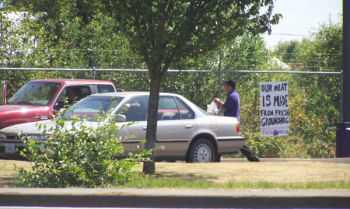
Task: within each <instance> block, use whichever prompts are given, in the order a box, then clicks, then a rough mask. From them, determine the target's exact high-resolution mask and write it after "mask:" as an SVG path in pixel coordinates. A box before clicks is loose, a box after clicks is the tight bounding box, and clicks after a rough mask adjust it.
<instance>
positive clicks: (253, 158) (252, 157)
mask: <svg viewBox="0 0 350 209" xmlns="http://www.w3.org/2000/svg"><path fill="white" fill-rule="evenodd" d="M248 161H249V162H260V159H259V157H258V156H256V155H253V156H250V157H248Z"/></svg>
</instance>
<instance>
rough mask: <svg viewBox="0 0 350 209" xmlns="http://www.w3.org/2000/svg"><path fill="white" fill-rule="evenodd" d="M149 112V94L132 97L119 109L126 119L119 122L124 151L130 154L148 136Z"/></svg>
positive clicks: (119, 112)
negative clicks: (147, 118)
mask: <svg viewBox="0 0 350 209" xmlns="http://www.w3.org/2000/svg"><path fill="white" fill-rule="evenodd" d="M147 112H148V96H146V95H142V96H136V97H133V98H130V99H129V100H128V101H127V102H125V103H124V105H123V106H122V107H121V108H120V109H119V110H118V111H117V114H120V115H123V116H125V118H126V121H125V122H123V123H118V125H119V126H120V127H122V128H121V130H120V134H119V135H120V136H121V137H123V139H122V141H123V145H124V152H125V154H128V153H130V152H132V151H134V150H135V149H137V146H138V144H139V143H140V142H141V141H142V140H145V138H146V126H147V122H146V117H147Z"/></svg>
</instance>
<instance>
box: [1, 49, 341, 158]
mask: <svg viewBox="0 0 350 209" xmlns="http://www.w3.org/2000/svg"><path fill="white" fill-rule="evenodd" d="M20 55H21V56H22V58H21V59H13V58H12V59H6V58H4V57H2V60H1V64H2V66H3V67H1V68H0V78H1V80H8V82H9V88H10V93H9V95H13V93H14V92H15V91H17V90H18V89H19V88H20V87H21V86H22V85H23V84H24V83H26V82H27V81H29V80H33V79H43V78H84V79H99V80H112V81H113V82H114V83H115V85H116V87H117V88H121V89H124V90H126V91H148V90H149V77H148V73H147V70H146V65H145V64H144V63H143V62H142V59H141V58H140V57H138V56H136V55H134V54H133V53H131V52H130V51H123V50H120V51H118V50H61V51H49V50H48V51H47V52H45V53H44V52H42V51H41V52H40V53H39V52H35V51H33V52H30V53H28V52H26V53H23V52H21V51H18V52H17V58H18V57H20ZM290 57H291V58H290V59H285V58H284V57H283V56H281V57H278V55H276V54H275V55H274V54H271V53H268V52H261V53H260V52H242V53H234V52H232V51H229V50H228V51H226V52H225V53H223V52H210V53H208V54H206V55H205V56H203V57H200V58H196V59H186V60H181V61H176V60H175V61H174V64H173V69H181V70H173V69H170V70H169V72H168V74H167V75H166V77H165V78H164V81H163V82H162V86H161V91H163V92H172V93H178V94H181V95H183V96H185V97H187V98H188V99H190V100H191V101H193V102H194V103H196V104H197V105H199V106H200V107H202V108H203V109H205V108H206V105H207V104H209V103H210V102H211V101H212V100H213V98H215V97H218V96H219V97H221V98H223V99H224V98H225V97H226V95H225V94H226V93H225V92H224V91H222V85H220V83H221V80H222V79H226V78H233V79H235V80H236V82H237V91H238V93H239V95H240V100H241V116H240V117H241V130H242V134H243V135H244V136H245V137H246V139H247V143H248V145H249V146H250V147H251V149H252V150H253V151H254V152H256V153H257V154H258V155H260V156H261V157H334V156H335V129H336V128H335V124H336V122H338V121H341V118H340V117H341V114H340V112H341V109H340V108H341V102H342V98H341V95H342V94H341V87H342V84H341V80H342V79H341V76H342V73H341V70H340V69H341V66H340V64H339V63H340V61H339V60H340V56H339V55H326V54H321V55H320V54H315V55H307V56H306V55H305V56H303V55H298V56H290ZM39 58H40V59H39ZM276 81H283V82H288V89H289V96H288V98H289V99H288V102H289V121H290V123H289V130H290V131H289V135H288V136H275V137H261V136H260V89H259V83H260V82H276Z"/></svg>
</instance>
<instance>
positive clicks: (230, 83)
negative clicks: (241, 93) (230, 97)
mask: <svg viewBox="0 0 350 209" xmlns="http://www.w3.org/2000/svg"><path fill="white" fill-rule="evenodd" d="M224 82H225V84H226V85H228V86H232V89H233V90H235V89H236V81H235V80H233V79H231V78H229V79H227V80H224Z"/></svg>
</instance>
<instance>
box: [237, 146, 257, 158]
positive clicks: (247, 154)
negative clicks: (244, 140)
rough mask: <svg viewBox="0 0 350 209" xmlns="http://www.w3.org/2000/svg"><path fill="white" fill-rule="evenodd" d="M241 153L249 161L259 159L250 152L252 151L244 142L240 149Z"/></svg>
mask: <svg viewBox="0 0 350 209" xmlns="http://www.w3.org/2000/svg"><path fill="white" fill-rule="evenodd" d="M241 153H242V154H243V155H244V156H245V157H246V158H247V159H248V160H249V161H259V160H257V159H259V158H258V157H257V156H256V155H255V154H253V153H252V151H251V150H250V149H249V147H248V146H247V145H246V144H245V145H244V146H243V147H242V149H241Z"/></svg>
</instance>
